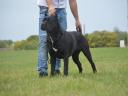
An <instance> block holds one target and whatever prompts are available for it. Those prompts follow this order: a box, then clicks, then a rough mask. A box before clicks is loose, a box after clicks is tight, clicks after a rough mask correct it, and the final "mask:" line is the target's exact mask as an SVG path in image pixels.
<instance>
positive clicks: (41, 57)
mask: <svg viewBox="0 0 128 96" xmlns="http://www.w3.org/2000/svg"><path fill="white" fill-rule="evenodd" d="M56 14H57V17H58V22H59V24H60V27H61V31H63V32H65V31H66V29H67V17H66V15H67V14H66V10H65V9H64V8H56ZM46 16H48V8H47V7H44V6H40V15H39V49H38V71H39V73H41V72H46V73H47V69H48V65H47V62H48V48H47V33H46V31H43V30H41V24H42V22H43V19H44V18H45V17H46ZM59 68H60V59H58V58H56V64H55V70H59Z"/></svg>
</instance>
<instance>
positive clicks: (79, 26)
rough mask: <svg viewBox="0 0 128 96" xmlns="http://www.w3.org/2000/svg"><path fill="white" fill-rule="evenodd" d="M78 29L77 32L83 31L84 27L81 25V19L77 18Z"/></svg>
mask: <svg viewBox="0 0 128 96" xmlns="http://www.w3.org/2000/svg"><path fill="white" fill-rule="evenodd" d="M76 30H77V32H81V33H82V27H81V23H80V21H79V19H77V20H76Z"/></svg>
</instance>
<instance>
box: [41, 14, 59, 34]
mask: <svg viewBox="0 0 128 96" xmlns="http://www.w3.org/2000/svg"><path fill="white" fill-rule="evenodd" d="M41 29H42V30H45V31H47V32H51V31H53V30H55V29H58V19H57V15H55V16H48V17H46V18H44V20H43V23H42V24H41Z"/></svg>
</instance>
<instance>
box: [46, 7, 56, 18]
mask: <svg viewBox="0 0 128 96" xmlns="http://www.w3.org/2000/svg"><path fill="white" fill-rule="evenodd" d="M48 12H49V15H50V16H55V13H56V9H55V7H54V6H53V5H51V6H49V8H48Z"/></svg>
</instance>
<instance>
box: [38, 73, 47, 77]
mask: <svg viewBox="0 0 128 96" xmlns="http://www.w3.org/2000/svg"><path fill="white" fill-rule="evenodd" d="M46 76H48V73H47V72H40V73H39V77H46Z"/></svg>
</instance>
